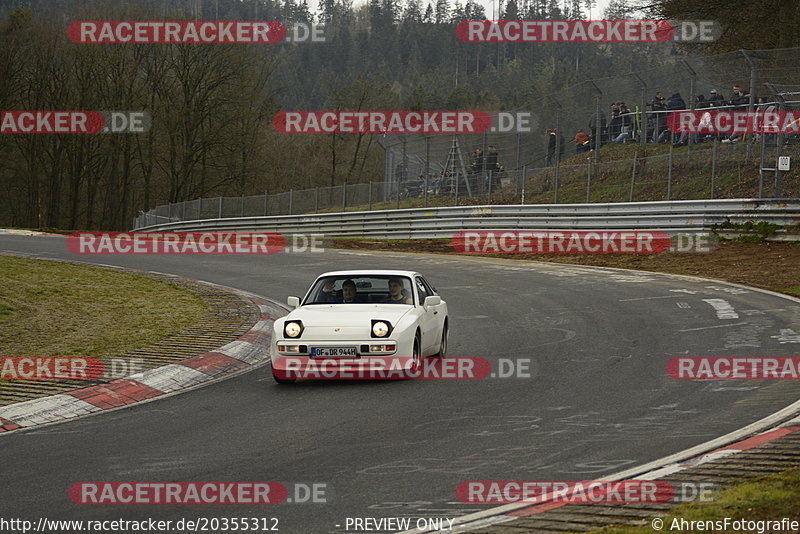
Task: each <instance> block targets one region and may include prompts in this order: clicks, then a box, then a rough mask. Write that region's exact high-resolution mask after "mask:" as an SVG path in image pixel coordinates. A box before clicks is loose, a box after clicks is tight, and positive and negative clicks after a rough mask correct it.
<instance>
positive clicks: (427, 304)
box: [422, 295, 442, 308]
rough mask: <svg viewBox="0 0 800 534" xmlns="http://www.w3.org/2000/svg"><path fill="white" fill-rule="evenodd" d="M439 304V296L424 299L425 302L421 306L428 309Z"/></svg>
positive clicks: (440, 300)
mask: <svg viewBox="0 0 800 534" xmlns="http://www.w3.org/2000/svg"><path fill="white" fill-rule="evenodd" d="M441 303H442V297H440V296H439V295H431V296H429V297H425V302H423V303H422V305H423V306H425V307H426V308H430V307H431V306H438V305H439V304H441Z"/></svg>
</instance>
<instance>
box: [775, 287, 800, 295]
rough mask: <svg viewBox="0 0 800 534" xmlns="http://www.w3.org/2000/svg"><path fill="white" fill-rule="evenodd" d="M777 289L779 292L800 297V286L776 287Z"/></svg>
mask: <svg viewBox="0 0 800 534" xmlns="http://www.w3.org/2000/svg"><path fill="white" fill-rule="evenodd" d="M777 291H779V292H781V293H786V294H787V295H792V296H795V297H800V286H792V287H783V288H780V289H778V290H777Z"/></svg>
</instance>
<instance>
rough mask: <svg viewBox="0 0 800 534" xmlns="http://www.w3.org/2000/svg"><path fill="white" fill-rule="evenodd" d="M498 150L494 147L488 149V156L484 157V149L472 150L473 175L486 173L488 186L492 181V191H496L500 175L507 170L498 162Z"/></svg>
mask: <svg viewBox="0 0 800 534" xmlns="http://www.w3.org/2000/svg"><path fill="white" fill-rule="evenodd" d="M497 158H498V154H497V148H495V147H494V145H489V146H488V147H486V156H485V157H484V154H483V149H482V148H480V147H475V148H474V149H473V150H472V158H471V160H470V171H471V172H472V174H473V175H481V174H482V173H483V172H484V171H486V180H487V185H488V184H489V182H488V181H489V180H491V187H492V189H496V188H497V186H499V184H500V173H502V172H503V171H504V170H505V169H504V168H503V165H502V164H501V163H500V162H499V161H498V160H497Z"/></svg>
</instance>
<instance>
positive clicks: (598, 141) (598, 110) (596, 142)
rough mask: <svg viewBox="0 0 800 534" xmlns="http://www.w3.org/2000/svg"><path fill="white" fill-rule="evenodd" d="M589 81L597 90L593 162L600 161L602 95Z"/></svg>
mask: <svg viewBox="0 0 800 534" xmlns="http://www.w3.org/2000/svg"><path fill="white" fill-rule="evenodd" d="M589 83H590V84H592V87H594V90H595V91H597V97H596V98H595V106H596V109H595V111H594V115H595V116H594V120H595V123H594V162H595V163H600V145H602V144H603V125H602V123H601V122H600V116H601V114H602V113H603V111H602V109H601V108H600V99H601V98H602V97H603V91H602V90H601V89H600V88H599V87H598V86H597V84H596V83H594V82H593V81H592V80H589ZM587 202H588V200H587Z"/></svg>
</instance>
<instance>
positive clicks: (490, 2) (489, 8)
mask: <svg viewBox="0 0 800 534" xmlns="http://www.w3.org/2000/svg"><path fill="white" fill-rule="evenodd" d="M465 1H466V0H461V4H464V3H465ZM559 1H560V3H562V2H563V0H559ZM610 1H611V0H596V2H595V3H596V4H597V5H596V6H595V7H594V8H592V13H591V15H592V17H591V18H594V19H600V18H603V12H604V11H605V9H606V7H608V4H609V2H610ZM428 2H430V3H431V5H435V4H436V0H422V8H423V10H424V9H425V7H426V6H427V5H428ZM477 2H478V3H479V4H481V5H482V6H483V8H484V9H485V10H486V17H487V18H489V19H494V18H498V17H497V16H493V14H494V13H495V10H496V9H497V2H498V0H477ZM365 3H367V0H355V1H354V2H353V5H359V4H365ZM454 3H455V2H454V1H453V0H451V1H450V5H451V6H452V5H453V4H454ZM308 5H309V6H311V7H312V9H313V6H317V5H319V0H309V2H308Z"/></svg>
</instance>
